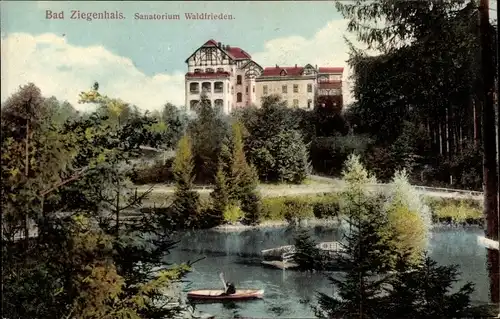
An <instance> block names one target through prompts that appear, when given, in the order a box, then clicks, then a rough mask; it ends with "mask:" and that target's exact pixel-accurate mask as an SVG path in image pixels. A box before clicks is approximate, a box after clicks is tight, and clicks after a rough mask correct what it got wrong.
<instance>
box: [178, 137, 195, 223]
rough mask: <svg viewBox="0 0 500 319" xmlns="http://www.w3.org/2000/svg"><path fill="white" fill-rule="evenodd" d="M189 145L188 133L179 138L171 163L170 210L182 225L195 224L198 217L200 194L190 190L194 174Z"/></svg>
mask: <svg viewBox="0 0 500 319" xmlns="http://www.w3.org/2000/svg"><path fill="white" fill-rule="evenodd" d="M191 145H192V144H191V138H190V137H189V135H185V136H184V137H182V138H181V139H180V141H179V143H178V145H177V151H176V156H175V160H174V163H173V165H172V171H173V175H174V180H175V185H176V188H175V193H174V200H173V203H172V207H171V210H172V213H173V217H174V218H175V219H176V221H177V223H181V224H182V227H194V226H196V222H197V221H198V217H199V216H198V214H199V205H200V203H199V202H200V195H199V194H198V192H196V191H193V190H192V187H193V181H194V178H195V175H194V164H193V154H192V150H191V149H192V146H191Z"/></svg>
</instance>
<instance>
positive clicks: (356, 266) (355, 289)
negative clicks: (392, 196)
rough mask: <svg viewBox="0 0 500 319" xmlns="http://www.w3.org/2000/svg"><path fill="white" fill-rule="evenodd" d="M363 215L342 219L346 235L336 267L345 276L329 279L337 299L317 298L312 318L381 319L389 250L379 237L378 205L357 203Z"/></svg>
mask: <svg viewBox="0 0 500 319" xmlns="http://www.w3.org/2000/svg"><path fill="white" fill-rule="evenodd" d="M356 206H358V207H361V206H362V208H363V214H362V215H361V214H357V213H355V214H350V215H348V217H347V218H346V220H345V221H346V222H347V225H348V227H349V231H348V232H347V234H346V235H345V236H344V237H345V239H344V240H345V244H343V245H342V247H343V252H342V254H340V255H339V256H338V257H337V260H336V262H337V264H338V266H339V267H341V268H342V269H346V270H347V272H346V274H345V277H344V278H343V279H342V280H339V279H336V278H333V277H329V280H330V281H331V282H332V284H333V285H335V287H337V291H338V293H337V295H338V297H337V296H328V295H326V294H323V293H319V295H318V304H319V305H318V307H317V308H316V315H317V316H318V317H319V318H382V317H384V315H385V313H384V308H383V299H382V292H383V287H384V284H385V283H386V281H387V279H386V278H385V276H384V274H385V273H386V271H387V270H389V269H390V268H389V264H388V263H387V256H388V255H389V254H390V248H389V246H388V245H387V240H386V239H385V238H384V237H382V236H381V235H380V233H381V232H380V229H381V228H382V227H383V225H384V224H385V218H384V216H383V214H381V205H380V203H379V202H377V201H376V200H374V199H373V198H369V197H367V198H365V199H364V200H363V202H362V203H361V202H359V201H358V203H357V205H356Z"/></svg>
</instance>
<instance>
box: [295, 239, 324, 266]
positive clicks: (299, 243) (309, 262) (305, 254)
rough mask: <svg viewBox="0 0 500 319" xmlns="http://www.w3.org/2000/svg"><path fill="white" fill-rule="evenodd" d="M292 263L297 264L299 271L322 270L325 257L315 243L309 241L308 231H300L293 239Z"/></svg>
mask: <svg viewBox="0 0 500 319" xmlns="http://www.w3.org/2000/svg"><path fill="white" fill-rule="evenodd" d="M293 261H294V262H295V263H296V264H298V265H299V266H298V269H299V270H300V271H313V270H324V269H325V266H326V263H327V257H326V255H325V254H324V253H323V251H322V250H321V249H319V248H318V247H316V242H315V241H314V240H312V239H311V236H310V235H309V234H308V231H307V230H305V229H301V230H300V231H299V233H298V234H297V236H296V237H295V253H294V254H293Z"/></svg>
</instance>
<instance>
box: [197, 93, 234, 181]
mask: <svg viewBox="0 0 500 319" xmlns="http://www.w3.org/2000/svg"><path fill="white" fill-rule="evenodd" d="M188 132H189V135H190V136H192V139H193V156H194V163H195V167H196V172H197V174H196V176H197V181H199V182H208V183H212V182H213V179H214V176H215V174H216V171H217V166H218V162H219V160H218V155H219V153H220V151H221V147H222V143H223V141H224V139H225V138H226V137H227V136H228V135H229V128H228V123H227V121H226V119H225V118H224V116H223V114H222V113H220V112H219V110H217V109H215V108H214V107H212V105H211V101H210V100H209V99H208V98H207V96H206V95H203V94H202V96H201V97H200V102H199V104H198V106H197V117H196V118H195V119H194V120H193V121H192V122H191V123H190V124H189V127H188Z"/></svg>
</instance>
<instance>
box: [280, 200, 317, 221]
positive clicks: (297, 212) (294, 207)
mask: <svg viewBox="0 0 500 319" xmlns="http://www.w3.org/2000/svg"><path fill="white" fill-rule="evenodd" d="M284 205H285V207H284V213H283V217H285V220H286V221H288V222H289V223H290V222H294V221H296V220H297V219H298V220H300V219H304V218H310V217H312V216H314V215H313V206H312V204H311V203H310V202H309V201H306V200H300V199H299V200H292V199H289V200H286V201H285V203H284Z"/></svg>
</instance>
